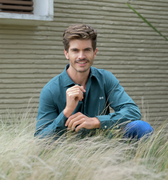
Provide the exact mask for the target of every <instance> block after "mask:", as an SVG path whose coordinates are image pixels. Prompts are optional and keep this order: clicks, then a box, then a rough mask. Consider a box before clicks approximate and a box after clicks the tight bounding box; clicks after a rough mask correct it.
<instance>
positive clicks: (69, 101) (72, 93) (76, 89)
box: [63, 85, 86, 118]
mask: <svg viewBox="0 0 168 180" xmlns="http://www.w3.org/2000/svg"><path fill="white" fill-rule="evenodd" d="M85 92H86V91H85V89H84V87H83V86H79V85H75V86H73V87H71V88H68V89H67V91H66V107H65V109H64V111H63V113H64V116H66V117H67V118H68V117H69V116H70V115H71V114H72V113H73V111H74V110H75V108H76V106H77V105H78V102H79V101H82V99H83V97H84V96H83V93H85Z"/></svg>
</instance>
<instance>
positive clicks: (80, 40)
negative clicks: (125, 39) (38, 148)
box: [35, 25, 153, 138]
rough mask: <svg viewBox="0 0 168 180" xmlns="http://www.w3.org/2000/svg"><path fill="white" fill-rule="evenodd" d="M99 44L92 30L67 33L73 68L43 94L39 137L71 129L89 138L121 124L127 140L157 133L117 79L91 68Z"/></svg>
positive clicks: (82, 28) (84, 27) (68, 55)
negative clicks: (143, 119)
mask: <svg viewBox="0 0 168 180" xmlns="http://www.w3.org/2000/svg"><path fill="white" fill-rule="evenodd" d="M96 43H97V33H96V31H95V30H94V29H92V28H91V27H90V26H87V25H71V26H70V27H68V28H67V29H66V30H65V32H64V34H63V44H64V54H65V57H66V58H67V59H68V60H69V64H68V65H67V66H66V67H65V69H64V71H63V72H62V73H61V74H59V75H58V76H56V77H54V78H53V79H51V80H50V81H49V82H48V83H47V84H46V85H45V86H44V88H43V89H42V91H41V94H40V100H39V110H38V115H37V124H36V132H35V136H38V137H42V138H43V137H51V136H55V135H56V136H57V137H59V136H60V135H62V134H63V133H64V132H66V130H67V129H70V130H72V131H75V132H77V133H80V134H87V133H89V132H91V130H93V131H94V130H96V129H99V128H101V129H111V128H113V127H114V126H116V125H117V124H118V128H120V124H121V123H122V124H123V123H125V129H124V131H123V132H125V134H124V136H125V137H131V138H134V137H137V138H140V137H142V136H143V135H145V134H149V133H151V132H152V131H153V129H152V127H151V126H150V125H149V124H148V123H146V122H144V121H141V120H140V119H141V114H140V111H139V108H138V107H137V105H136V104H135V103H134V101H133V100H132V99H131V98H130V97H129V96H128V94H126V92H125V91H124V88H123V87H122V86H121V85H120V84H119V81H118V80H117V79H116V78H115V76H114V75H113V74H112V73H111V72H108V71H106V70H103V69H97V68H94V67H91V66H92V64H93V60H94V58H95V57H96V54H97V48H96ZM109 106H110V107H111V108H113V109H114V111H115V112H114V113H110V112H109ZM137 120H138V121H137ZM126 122H127V123H126ZM126 124H127V125H126Z"/></svg>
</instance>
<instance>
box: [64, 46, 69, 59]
mask: <svg viewBox="0 0 168 180" xmlns="http://www.w3.org/2000/svg"><path fill="white" fill-rule="evenodd" d="M64 54H65V57H66V58H67V59H68V60H69V54H68V52H67V51H66V50H65V49H64Z"/></svg>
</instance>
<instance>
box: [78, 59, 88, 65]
mask: <svg viewBox="0 0 168 180" xmlns="http://www.w3.org/2000/svg"><path fill="white" fill-rule="evenodd" d="M88 62H89V60H87V59H83V60H76V63H78V64H86V63H88Z"/></svg>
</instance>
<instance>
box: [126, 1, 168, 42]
mask: <svg viewBox="0 0 168 180" xmlns="http://www.w3.org/2000/svg"><path fill="white" fill-rule="evenodd" d="M126 5H127V6H128V7H129V8H130V9H132V10H133V11H134V12H135V13H136V14H137V15H138V16H139V17H140V18H141V19H142V20H143V21H144V22H145V23H146V24H148V25H149V26H150V27H151V28H152V29H153V30H154V31H156V32H157V33H158V34H159V35H160V36H162V37H163V38H164V39H165V40H166V41H168V39H167V38H166V37H165V36H164V35H163V34H162V33H161V32H160V31H158V30H157V29H156V28H155V27H154V26H153V25H152V24H151V23H150V22H149V21H147V20H146V19H145V18H144V17H143V16H142V15H141V14H139V13H138V12H137V11H136V10H135V9H134V8H133V7H131V6H130V5H129V4H128V3H126Z"/></svg>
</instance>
